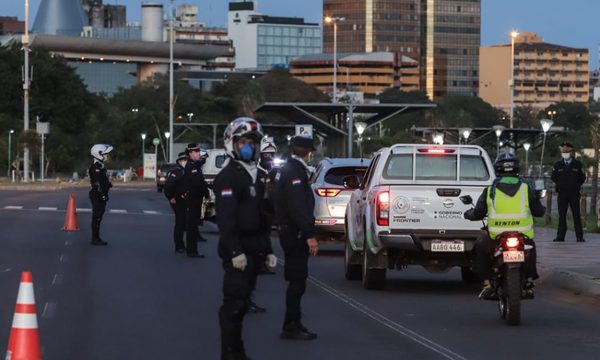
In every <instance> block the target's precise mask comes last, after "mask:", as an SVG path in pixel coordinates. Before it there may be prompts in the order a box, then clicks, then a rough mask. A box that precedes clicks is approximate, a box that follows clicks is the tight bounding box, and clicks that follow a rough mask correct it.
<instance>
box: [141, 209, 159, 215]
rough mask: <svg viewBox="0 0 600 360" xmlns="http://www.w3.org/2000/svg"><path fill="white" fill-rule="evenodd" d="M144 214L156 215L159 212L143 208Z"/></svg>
mask: <svg viewBox="0 0 600 360" xmlns="http://www.w3.org/2000/svg"><path fill="white" fill-rule="evenodd" d="M144 214H148V215H158V214H160V212H158V211H154V210H144Z"/></svg>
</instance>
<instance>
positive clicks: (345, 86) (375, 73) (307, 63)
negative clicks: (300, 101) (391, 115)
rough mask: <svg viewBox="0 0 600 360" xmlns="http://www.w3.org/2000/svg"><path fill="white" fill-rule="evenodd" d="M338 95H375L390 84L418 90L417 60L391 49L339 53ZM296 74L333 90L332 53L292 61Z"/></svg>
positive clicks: (371, 96) (302, 57)
mask: <svg viewBox="0 0 600 360" xmlns="http://www.w3.org/2000/svg"><path fill="white" fill-rule="evenodd" d="M337 63H338V74H337V83H338V91H339V92H338V97H340V98H341V97H344V94H345V93H354V92H361V93H363V94H364V98H367V99H369V98H374V97H375V96H376V95H378V94H379V93H381V92H383V91H385V90H386V89H388V88H391V87H395V88H399V89H401V90H404V91H412V90H418V86H419V66H418V62H417V61H415V60H413V59H411V58H409V57H407V56H401V55H398V54H394V53H391V52H373V53H340V54H338V60H337ZM290 73H291V74H292V76H293V77H295V78H297V79H300V80H302V81H304V82H306V83H309V84H312V85H314V86H316V87H318V88H319V89H320V90H322V91H324V92H328V93H332V88H333V55H332V54H316V55H305V56H301V57H299V58H297V59H294V60H292V61H290Z"/></svg>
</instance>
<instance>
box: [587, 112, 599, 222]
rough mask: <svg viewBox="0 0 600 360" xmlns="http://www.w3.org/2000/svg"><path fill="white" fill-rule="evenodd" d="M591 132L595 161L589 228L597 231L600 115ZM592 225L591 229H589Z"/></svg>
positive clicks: (593, 123) (591, 127)
mask: <svg viewBox="0 0 600 360" xmlns="http://www.w3.org/2000/svg"><path fill="white" fill-rule="evenodd" d="M590 134H591V135H592V147H593V148H594V162H593V167H592V199H591V201H590V216H589V219H591V221H588V230H591V231H597V228H598V214H597V212H596V208H597V198H598V162H600V117H599V118H597V119H596V120H594V121H593V122H592V125H591V126H590ZM590 227H591V229H589V228H590Z"/></svg>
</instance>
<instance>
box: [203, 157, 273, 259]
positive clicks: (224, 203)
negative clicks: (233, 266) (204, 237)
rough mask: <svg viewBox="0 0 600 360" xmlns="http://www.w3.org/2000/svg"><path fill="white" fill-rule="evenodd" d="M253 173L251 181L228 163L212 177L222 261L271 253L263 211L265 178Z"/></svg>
mask: <svg viewBox="0 0 600 360" xmlns="http://www.w3.org/2000/svg"><path fill="white" fill-rule="evenodd" d="M256 170H257V171H256V176H255V178H254V179H253V176H252V175H253V174H251V172H250V171H249V170H248V169H246V168H245V167H244V165H242V163H240V162H238V161H230V162H229V163H228V164H227V166H226V167H225V168H224V169H223V170H221V171H220V172H219V174H218V175H217V176H216V177H215V181H214V183H213V190H214V193H215V205H216V213H217V225H218V226H219V232H220V239H219V256H220V257H221V258H223V259H231V258H233V257H236V256H238V255H240V254H242V253H245V254H248V255H258V254H269V253H271V252H272V251H271V243H270V239H269V237H268V232H269V230H270V229H269V227H268V223H267V220H266V216H265V212H264V209H263V206H264V196H265V195H264V194H265V183H266V175H265V173H264V172H263V171H260V170H258V169H256Z"/></svg>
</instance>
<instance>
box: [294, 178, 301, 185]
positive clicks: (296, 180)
mask: <svg viewBox="0 0 600 360" xmlns="http://www.w3.org/2000/svg"><path fill="white" fill-rule="evenodd" d="M301 183H302V181H301V180H300V179H293V180H292V185H300V184H301Z"/></svg>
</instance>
